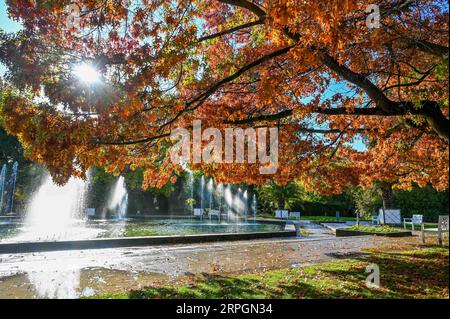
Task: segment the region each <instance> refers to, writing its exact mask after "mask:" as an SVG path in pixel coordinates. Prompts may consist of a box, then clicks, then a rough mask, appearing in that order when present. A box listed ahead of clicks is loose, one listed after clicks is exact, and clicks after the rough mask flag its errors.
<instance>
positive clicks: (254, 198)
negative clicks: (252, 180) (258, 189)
mask: <svg viewBox="0 0 450 319" xmlns="http://www.w3.org/2000/svg"><path fill="white" fill-rule="evenodd" d="M257 211H258V201H257V199H256V194H253V218H256V213H257Z"/></svg>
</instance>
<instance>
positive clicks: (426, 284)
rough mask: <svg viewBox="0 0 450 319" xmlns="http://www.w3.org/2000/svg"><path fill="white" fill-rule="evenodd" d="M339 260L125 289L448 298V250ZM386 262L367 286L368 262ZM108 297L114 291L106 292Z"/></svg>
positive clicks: (197, 294) (150, 294)
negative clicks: (374, 285)
mask: <svg viewBox="0 0 450 319" xmlns="http://www.w3.org/2000/svg"><path fill="white" fill-rule="evenodd" d="M330 255H331V256H332V257H334V258H335V260H334V261H332V262H328V263H323V264H316V265H312V266H307V267H303V268H294V269H284V270H277V271H269V272H265V273H262V274H251V275H240V276H225V275H217V274H202V275H201V276H198V277H191V279H190V283H189V284H184V285H179V286H166V287H146V288H144V289H143V290H140V291H131V292H128V293H123V294H122V295H121V296H112V297H113V298H115V297H122V298H132V299H147V298H149V299H153V298H163V299H169V298H171V299H172V298H173V299H177V298H187V299H197V298H213V299H231V298H237V299H239V298H248V299H261V298H275V299H279V298H448V280H449V272H448V250H445V249H442V248H432V249H424V250H418V251H409V252H404V253H397V252H388V251H381V252H379V251H377V252H371V253H356V254H355V253H352V254H330ZM370 264H376V265H378V266H379V267H380V273H381V288H379V289H369V288H367V287H366V278H367V275H368V274H367V273H366V272H365V270H366V267H367V266H368V265H370ZM106 297H108V296H106Z"/></svg>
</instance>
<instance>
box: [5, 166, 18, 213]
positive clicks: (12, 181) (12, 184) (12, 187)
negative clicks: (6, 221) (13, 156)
mask: <svg viewBox="0 0 450 319" xmlns="http://www.w3.org/2000/svg"><path fill="white" fill-rule="evenodd" d="M18 170H19V163H18V162H14V164H13V168H12V173H11V177H10V178H9V182H8V189H9V194H8V193H7V195H9V196H8V198H7V202H6V208H5V212H6V213H7V214H8V213H9V214H10V213H12V212H13V209H14V194H15V192H16V181H17V172H18Z"/></svg>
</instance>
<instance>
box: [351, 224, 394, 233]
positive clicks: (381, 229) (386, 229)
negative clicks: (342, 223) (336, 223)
mask: <svg viewBox="0 0 450 319" xmlns="http://www.w3.org/2000/svg"><path fill="white" fill-rule="evenodd" d="M345 230H354V231H360V232H367V233H396V232H398V231H399V230H400V231H401V230H403V228H394V227H391V226H386V225H384V226H363V225H359V226H357V225H354V226H351V227H348V228H345Z"/></svg>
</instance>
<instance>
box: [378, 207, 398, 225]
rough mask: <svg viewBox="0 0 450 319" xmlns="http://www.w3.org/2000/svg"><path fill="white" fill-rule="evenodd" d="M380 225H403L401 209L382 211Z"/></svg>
mask: <svg viewBox="0 0 450 319" xmlns="http://www.w3.org/2000/svg"><path fill="white" fill-rule="evenodd" d="M378 223H379V224H381V225H401V223H402V216H401V212H400V209H382V208H381V209H380V213H379V215H378Z"/></svg>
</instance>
